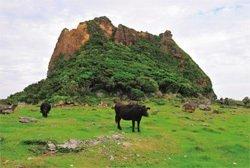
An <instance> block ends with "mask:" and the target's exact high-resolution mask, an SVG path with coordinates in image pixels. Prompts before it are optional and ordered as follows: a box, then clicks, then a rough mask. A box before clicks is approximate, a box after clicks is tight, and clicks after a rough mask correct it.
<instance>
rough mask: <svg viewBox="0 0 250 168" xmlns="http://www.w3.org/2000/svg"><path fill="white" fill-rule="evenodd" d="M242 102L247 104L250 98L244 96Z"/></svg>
mask: <svg viewBox="0 0 250 168" xmlns="http://www.w3.org/2000/svg"><path fill="white" fill-rule="evenodd" d="M242 102H243V103H244V105H245V106H246V105H247V104H249V103H250V99H249V98H248V97H244V99H243V100H242Z"/></svg>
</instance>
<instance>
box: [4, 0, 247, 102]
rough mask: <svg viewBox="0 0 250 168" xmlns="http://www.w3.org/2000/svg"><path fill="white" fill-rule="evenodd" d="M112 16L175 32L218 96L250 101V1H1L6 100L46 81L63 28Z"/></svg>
mask: <svg viewBox="0 0 250 168" xmlns="http://www.w3.org/2000/svg"><path fill="white" fill-rule="evenodd" d="M104 15H105V16H107V17H109V18H110V20H111V21H112V22H113V24H114V25H115V26H117V25H118V24H119V23H121V24H124V25H126V26H128V27H131V28H134V29H136V30H142V31H148V32H150V33H153V34H156V35H158V34H159V33H162V32H164V31H165V30H171V32H172V34H173V38H174V40H175V41H176V42H177V43H178V45H179V46H180V47H181V48H182V49H184V50H185V51H186V52H187V53H188V54H190V56H191V57H192V58H193V59H194V60H195V61H196V63H198V64H199V66H200V67H201V68H202V69H203V70H204V71H205V72H206V73H207V74H208V76H209V77H210V78H211V80H212V82H213V88H214V90H215V93H216V94H217V96H218V97H231V98H235V99H242V98H243V97H244V96H250V1H249V0H214V1H213V0H202V1H201V0H196V1H195V0H179V1H178V0H172V1H167V0H151V1H149V0H126V1H125V0H124V1H122V0H99V1H97V0H60V1H59V0H58V1H56V0H33V1H29V0H16V1H15V0H8V1H7V0H0V98H6V97H7V96H8V95H10V94H12V93H15V92H17V91H21V90H23V89H24V87H26V86H28V85H29V84H31V83H34V82H37V81H39V80H41V79H43V78H45V77H46V72H47V67H48V63H49V60H50V57H51V55H52V52H53V49H54V47H55V44H56V42H57V38H58V36H59V34H60V32H61V30H62V29H63V28H65V27H67V28H69V29H72V28H75V27H76V26H77V25H78V23H79V22H82V21H85V20H89V19H93V18H94V17H98V16H104Z"/></svg>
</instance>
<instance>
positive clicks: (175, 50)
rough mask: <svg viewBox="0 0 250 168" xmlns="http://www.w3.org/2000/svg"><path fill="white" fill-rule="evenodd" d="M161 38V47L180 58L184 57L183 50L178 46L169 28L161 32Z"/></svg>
mask: <svg viewBox="0 0 250 168" xmlns="http://www.w3.org/2000/svg"><path fill="white" fill-rule="evenodd" d="M160 38H161V42H160V43H161V49H162V50H163V51H164V52H167V53H169V54H171V55H173V56H174V57H176V58H179V59H181V58H182V57H183V51H182V50H181V49H180V48H179V47H177V45H176V43H175V42H174V40H173V39H172V34H171V32H170V31H169V30H167V31H165V32H164V33H162V34H160Z"/></svg>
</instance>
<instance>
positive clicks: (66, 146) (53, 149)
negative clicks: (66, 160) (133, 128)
mask: <svg viewBox="0 0 250 168" xmlns="http://www.w3.org/2000/svg"><path fill="white" fill-rule="evenodd" d="M124 139H125V138H124V137H123V136H122V135H121V134H113V135H111V136H100V137H97V138H95V139H89V140H76V139H70V140H68V141H66V142H64V143H58V144H57V143H56V142H51V141H47V142H46V141H41V140H35V141H31V140H27V141H25V142H24V143H25V144H26V145H36V146H37V149H36V148H35V149H33V150H32V151H33V152H37V151H40V153H46V154H47V153H50V154H54V153H58V152H59V153H68V152H79V151H81V150H84V149H86V148H89V147H93V146H96V145H98V144H102V147H103V148H105V147H106V146H105V143H106V142H114V143H117V144H118V143H119V144H122V141H123V140H124ZM128 144H129V145H130V143H128V142H127V144H126V145H128Z"/></svg>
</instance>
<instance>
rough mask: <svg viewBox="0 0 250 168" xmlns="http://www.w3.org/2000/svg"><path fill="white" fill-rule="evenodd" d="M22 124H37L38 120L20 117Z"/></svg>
mask: <svg viewBox="0 0 250 168" xmlns="http://www.w3.org/2000/svg"><path fill="white" fill-rule="evenodd" d="M19 122H20V123H30V122H37V119H35V118H32V117H20V118H19Z"/></svg>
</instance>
